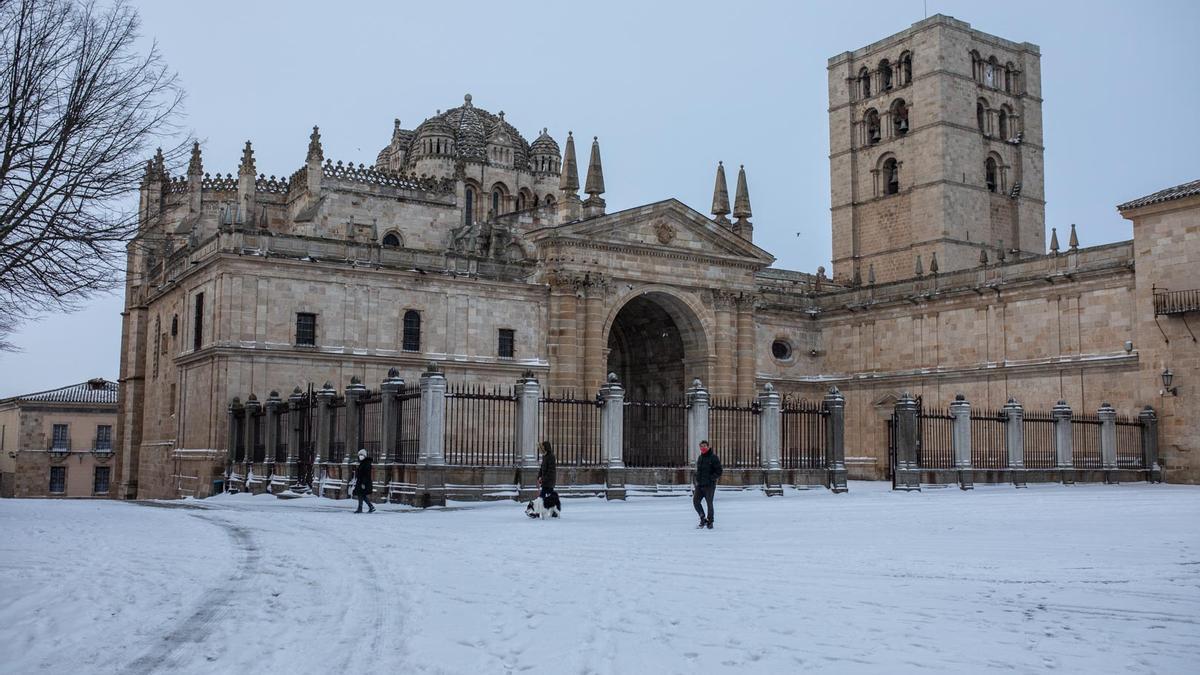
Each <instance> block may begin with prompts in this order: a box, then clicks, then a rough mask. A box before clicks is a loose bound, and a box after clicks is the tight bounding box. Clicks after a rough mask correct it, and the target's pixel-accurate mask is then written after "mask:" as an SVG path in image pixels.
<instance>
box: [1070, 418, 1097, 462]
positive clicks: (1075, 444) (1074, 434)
mask: <svg viewBox="0 0 1200 675" xmlns="http://www.w3.org/2000/svg"><path fill="white" fill-rule="evenodd" d="M1102 424H1103V423H1102V422H1101V421H1100V419H1099V418H1098V417H1092V416H1088V415H1079V416H1076V417H1074V418H1072V419H1071V445H1072V449H1071V454H1072V458H1073V459H1074V464H1075V468H1078V469H1099V468H1100V467H1101V461H1100V427H1101V426H1102Z"/></svg>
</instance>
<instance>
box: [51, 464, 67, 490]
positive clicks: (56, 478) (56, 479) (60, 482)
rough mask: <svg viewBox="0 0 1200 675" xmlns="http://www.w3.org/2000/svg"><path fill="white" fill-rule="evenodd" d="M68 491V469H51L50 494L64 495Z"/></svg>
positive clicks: (57, 467) (54, 467)
mask: <svg viewBox="0 0 1200 675" xmlns="http://www.w3.org/2000/svg"><path fill="white" fill-rule="evenodd" d="M66 491H67V467H65V466H52V467H50V492H52V493H57V494H62V493H63V492H66Z"/></svg>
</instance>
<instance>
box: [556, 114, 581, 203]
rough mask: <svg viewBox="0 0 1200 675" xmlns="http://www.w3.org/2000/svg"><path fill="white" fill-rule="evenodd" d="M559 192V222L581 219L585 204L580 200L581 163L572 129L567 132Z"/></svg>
mask: <svg viewBox="0 0 1200 675" xmlns="http://www.w3.org/2000/svg"><path fill="white" fill-rule="evenodd" d="M558 192H559V196H558V222H559V223H569V222H571V221H573V220H579V217H580V216H581V215H582V214H583V205H582V203H581V202H580V201H579V165H578V163H577V162H576V161H575V136H574V134H573V133H572V132H570V131H568V132H567V149H566V151H565V152H564V153H563V163H562V175H561V176H560V177H559V181H558Z"/></svg>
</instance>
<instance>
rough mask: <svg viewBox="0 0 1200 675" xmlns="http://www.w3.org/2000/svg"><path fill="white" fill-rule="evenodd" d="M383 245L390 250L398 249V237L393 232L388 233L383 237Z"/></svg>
mask: <svg viewBox="0 0 1200 675" xmlns="http://www.w3.org/2000/svg"><path fill="white" fill-rule="evenodd" d="M383 245H384V246H390V247H391V248H400V235H398V234H396V233H395V232H388V233H387V234H385V235H383Z"/></svg>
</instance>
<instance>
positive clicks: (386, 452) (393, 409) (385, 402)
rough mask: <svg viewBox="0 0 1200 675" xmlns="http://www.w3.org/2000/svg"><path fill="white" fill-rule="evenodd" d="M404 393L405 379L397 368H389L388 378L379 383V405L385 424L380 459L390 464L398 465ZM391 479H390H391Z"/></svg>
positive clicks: (382, 421)
mask: <svg viewBox="0 0 1200 675" xmlns="http://www.w3.org/2000/svg"><path fill="white" fill-rule="evenodd" d="M402 391H404V379H403V378H401V377H400V371H399V370H398V369H396V368H389V369H388V374H387V378H385V379H384V380H383V382H380V383H379V405H381V406H383V407H382V409H381V410H380V411H379V412H380V416H381V418H382V420H381V423H382V424H383V438H382V439H380V440H381V441H382V443H383V452H381V453H380V455H382V457H380V458H378V459H381V460H382V461H384V462H386V463H388V464H395V463H396V459H397V458H396V454H397V453H396V451H397V449H398V447H399V445H400V437H399V434H397V433H396V432H397V431H398V430H399V425H400V400H399V396H400V392H402ZM389 478H390V477H389Z"/></svg>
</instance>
